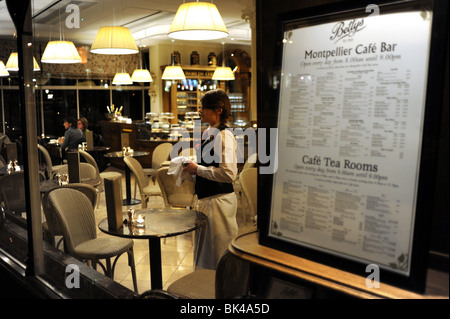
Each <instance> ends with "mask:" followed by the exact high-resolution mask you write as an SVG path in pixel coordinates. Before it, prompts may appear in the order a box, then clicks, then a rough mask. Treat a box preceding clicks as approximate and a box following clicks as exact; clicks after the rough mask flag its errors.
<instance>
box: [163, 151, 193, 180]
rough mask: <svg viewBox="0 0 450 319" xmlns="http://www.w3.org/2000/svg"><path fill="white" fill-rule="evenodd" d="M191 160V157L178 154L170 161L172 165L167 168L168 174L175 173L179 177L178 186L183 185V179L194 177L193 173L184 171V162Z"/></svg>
mask: <svg viewBox="0 0 450 319" xmlns="http://www.w3.org/2000/svg"><path fill="white" fill-rule="evenodd" d="M189 161H190V160H189V158H188V157H185V156H178V157H175V158H173V159H172V160H171V161H170V166H169V169H168V170H167V174H168V175H175V177H176V178H177V181H176V185H177V186H178V187H180V186H181V184H182V183H183V181H185V180H189V179H191V180H192V179H193V177H192V176H191V174H189V173H188V172H183V164H184V163H189Z"/></svg>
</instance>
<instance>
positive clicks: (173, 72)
mask: <svg viewBox="0 0 450 319" xmlns="http://www.w3.org/2000/svg"><path fill="white" fill-rule="evenodd" d="M185 78H186V76H185V75H184V72H183V69H182V68H181V66H179V65H168V66H166V68H165V69H164V72H163V75H162V76H161V79H163V80H184V79H185Z"/></svg>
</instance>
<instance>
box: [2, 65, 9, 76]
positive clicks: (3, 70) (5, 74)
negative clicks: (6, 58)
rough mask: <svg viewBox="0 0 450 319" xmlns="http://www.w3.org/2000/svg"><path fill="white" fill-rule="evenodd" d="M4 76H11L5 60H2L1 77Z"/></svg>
mask: <svg viewBox="0 0 450 319" xmlns="http://www.w3.org/2000/svg"><path fill="white" fill-rule="evenodd" d="M3 76H9V72H8V70H7V69H6V67H5V63H3V61H0V77H3Z"/></svg>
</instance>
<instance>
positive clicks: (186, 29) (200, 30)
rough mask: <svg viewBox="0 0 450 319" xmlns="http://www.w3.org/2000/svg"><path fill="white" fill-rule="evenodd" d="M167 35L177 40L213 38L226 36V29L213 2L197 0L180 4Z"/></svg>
mask: <svg viewBox="0 0 450 319" xmlns="http://www.w3.org/2000/svg"><path fill="white" fill-rule="evenodd" d="M167 35H168V36H169V37H170V38H173V39H179V40H215V39H221V38H225V37H227V36H228V30H227V28H226V26H225V24H224V23H223V20H222V17H221V15H220V13H219V10H218V9H217V7H216V5H215V4H213V3H209V2H199V1H198V0H197V2H188V3H183V4H181V5H180V7H179V8H178V11H177V13H176V14H175V18H174V19H173V21H172V25H171V26H170V29H169V33H168V34H167Z"/></svg>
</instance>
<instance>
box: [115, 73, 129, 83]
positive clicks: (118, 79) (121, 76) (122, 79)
mask: <svg viewBox="0 0 450 319" xmlns="http://www.w3.org/2000/svg"><path fill="white" fill-rule="evenodd" d="M112 84H113V85H131V84H133V82H132V81H131V78H130V75H129V74H128V73H116V75H114V79H113V81H112Z"/></svg>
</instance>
